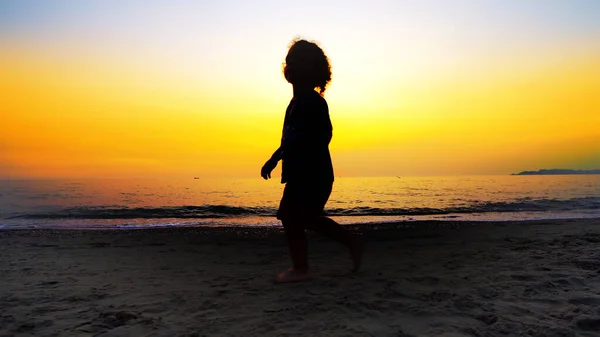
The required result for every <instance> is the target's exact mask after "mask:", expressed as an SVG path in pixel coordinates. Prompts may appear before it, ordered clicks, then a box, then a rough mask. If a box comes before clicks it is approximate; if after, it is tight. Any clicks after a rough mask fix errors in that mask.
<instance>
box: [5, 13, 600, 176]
mask: <svg viewBox="0 0 600 337" xmlns="http://www.w3.org/2000/svg"><path fill="white" fill-rule="evenodd" d="M258 3H260V2H258ZM511 3H512V2H511ZM386 4H387V6H396V5H397V4H395V3H394V2H381V6H380V7H377V6H374V7H377V8H379V11H376V10H370V11H369V12H364V11H362V10H361V8H362V7H361V6H362V5H358V4H357V5H353V6H355V7H356V8H355V9H354V11H352V10H351V9H348V8H346V9H345V12H343V14H344V15H343V16H342V18H341V19H340V22H338V23H337V25H334V23H331V22H329V23H321V25H318V24H310V23H303V22H292V23H289V22H287V21H286V22H283V21H282V19H281V18H280V17H279V16H278V13H279V12H277V11H275V10H274V11H275V12H276V13H269V12H268V13H266V14H265V16H264V20H265V22H268V23H270V24H271V26H273V27H278V26H277V25H278V24H281V29H280V30H278V31H277V32H272V31H273V30H272V29H270V28H271V26H269V25H267V24H264V25H262V26H261V25H258V27H255V26H254V25H253V26H245V27H242V26H241V23H239V22H240V20H234V22H236V23H232V21H231V20H233V19H232V18H236V19H239V18H240V17H239V16H236V15H240V13H241V12H242V11H241V10H240V13H229V14H231V15H227V14H228V12H227V10H225V9H221V8H217V7H216V6H217V5H216V4H215V5H213V7H214V8H211V10H212V11H213V14H214V13H222V16H219V15H216V14H214V15H213V16H211V20H214V22H211V23H212V26H211V27H215V28H214V30H206V29H205V28H206V27H197V26H194V25H199V24H200V23H197V22H198V21H196V19H197V20H199V21H200V22H202V20H201V19H202V13H204V12H205V11H203V8H198V7H191V8H176V9H173V8H171V7H170V8H168V10H167V9H164V8H163V9H161V8H148V6H143V5H142V3H139V4H138V5H137V7H136V6H132V8H125V9H123V10H124V11H126V10H131V11H132V12H131V13H136V14H135V15H137V16H136V17H127V16H126V15H125V18H120V17H116V16H115V17H111V16H110V15H109V16H108V18H101V17H100V16H101V15H100V14H97V13H98V12H97V10H98V8H95V7H94V8H87V7H85V5H77V2H73V3H71V4H70V5H69V6H70V7H67V8H69V9H72V10H70V11H64V12H57V13H55V12H52V13H43V15H42V14H39V15H40V16H41V17H34V14H32V12H28V11H24V12H22V13H21V12H19V13H21V15H22V16H23V17H21V18H20V19H19V16H18V15H17V17H18V18H17V19H14V22H13V23H8V24H4V25H0V50H2V52H1V53H0V74H2V76H1V77H0V102H2V104H1V105H0V115H1V116H2V117H1V119H2V120H1V123H0V178H66V177H78V178H79V177H171V176H172V177H189V176H199V175H206V176H253V175H258V171H259V169H260V166H261V165H262V164H263V162H264V160H266V159H267V158H268V157H269V155H270V154H271V153H272V151H273V150H275V148H276V147H277V146H278V142H279V136H280V131H281V123H282V121H283V114H284V111H285V107H286V106H287V103H288V101H289V99H290V95H291V87H290V85H289V84H287V83H286V82H285V80H284V79H283V76H282V75H281V62H282V61H283V58H284V57H285V53H286V47H287V44H288V43H289V41H290V40H291V39H292V38H293V37H294V36H297V35H302V36H305V37H307V38H310V39H315V40H317V41H318V42H320V43H321V45H322V47H323V48H324V49H325V51H326V52H327V53H328V54H329V56H330V58H331V61H332V65H333V72H334V74H333V75H334V79H333V82H332V84H331V86H330V88H329V89H328V90H327V93H326V98H327V100H328V102H329V106H330V113H331V118H332V121H333V124H334V139H333V142H332V144H331V150H332V156H333V159H334V165H335V169H336V172H337V175H341V176H373V175H403V176H405V175H455V174H507V173H511V172H516V171H522V170H531V169H539V168H555V167H561V168H579V169H586V168H588V169H589V168H600V131H598V130H600V89H599V88H600V45H598V44H597V43H596V44H594V43H590V42H591V41H594V39H596V38H598V37H599V36H600V35H599V34H598V32H599V31H600V29H597V28H598V26H599V25H600V24H599V23H598V22H600V21H598V22H595V23H594V25H593V26H592V28H594V29H592V30H589V29H588V28H587V27H589V26H590V25H591V23H590V24H589V25H588V26H585V27H586V30H584V29H583V28H581V27H579V26H578V21H577V20H575V19H576V18H577V17H576V14H577V13H578V12H577V11H575V10H573V11H574V13H570V14H569V13H564V14H563V12H560V11H559V9H556V11H557V12H551V13H550V12H548V13H544V12H543V11H542V12H541V13H540V11H533V10H532V9H531V8H520V7H518V6H520V5H518V3H517V2H515V3H514V4H513V5H511V6H516V7H514V8H506V9H504V10H505V11H506V14H505V16H502V15H503V14H502V13H503V12H502V11H499V14H498V16H499V17H498V18H497V20H496V21H497V22H495V23H493V22H492V23H490V24H489V26H487V25H482V22H478V21H477V20H475V19H473V18H479V16H478V15H481V13H480V12H478V11H482V10H485V9H486V8H485V7H482V8H478V7H477V8H471V7H469V5H468V4H467V3H466V2H465V4H464V5H463V7H464V8H463V11H461V10H460V9H456V10H455V12H453V13H449V14H448V15H445V16H441V15H438V16H436V14H435V12H433V13H432V11H431V8H421V7H419V6H420V5H416V3H415V4H414V5H413V7H410V6H408V7H406V8H403V9H402V10H400V9H397V10H398V15H404V18H405V20H396V19H395V18H390V17H387V16H386V15H388V16H389V12H390V11H392V10H393V9H392V7H389V8H388V7H385V6H384V5H386ZM439 4H443V2H439ZM542 4H543V3H541V2H540V6H541V7H540V8H539V9H540V10H542V9H543V8H545V7H543V5H542ZM205 5H206V4H205ZM94 6H100V7H101V6H102V5H101V4H95V5H94ZM181 6H183V5H181ZM190 6H191V5H190ZM195 6H200V7H201V5H195ZM206 6H209V5H206ZM256 6H260V5H256ZM440 6H441V5H440ZM573 6H576V2H574V3H573ZM16 7H18V6H16ZM350 7H352V6H350ZM550 7H551V6H550ZM269 8H270V7H269ZM11 10H14V11H17V10H18V8H17V9H11ZM278 10H279V11H285V10H284V8H283V9H278ZM330 10H331V11H333V10H335V7H332V8H331V9H330ZM411 10H412V12H411ZM510 10H513V11H514V10H521V13H522V16H523V17H524V18H528V19H535V20H537V21H535V22H534V23H535V24H532V23H531V22H530V21H527V20H522V21H519V22H517V23H514V24H521V25H522V26H521V27H520V29H514V31H504V30H500V29H499V27H501V25H510V24H511V22H510V20H512V18H514V17H515V16H514V15H513V14H514V12H511V11H510ZM582 10H583V9H582ZM529 11H531V13H536V14H531V13H530V12H529ZM116 12H118V11H116ZM116 12H115V13H116ZM140 12H141V14H140ZM189 12H191V13H196V14H197V15H198V16H199V17H198V18H196V17H194V16H193V15H190V14H189ZM23 13H25V14H23ZM111 13H112V12H111ZM17 14H18V13H17ZM109 14H110V13H109ZM271 14H272V15H273V16H270V15H271ZM509 14H510V15H509ZM550 14H552V15H550ZM568 14H569V15H572V16H573V17H568V18H567V17H565V18H563V17H561V15H565V16H566V15H568ZM580 14H581V15H584V13H583V11H582V12H581V13H580ZM113 15H117V14H113ZM205 15H208V14H205ZM411 15H412V16H416V17H417V18H412V19H411ZM528 15H529V16H528ZM30 16H31V17H30ZM64 16H69V18H70V20H65V19H64ZM516 17H517V19H518V18H519V16H518V15H517V16H516ZM74 18H75V19H74ZM418 18H421V19H423V20H418ZM465 18H471V19H473V20H471V21H472V22H471V21H468V20H467V21H466V23H465ZM34 19H35V22H36V24H34V25H33V26H32V25H25V24H24V23H22V22H21V21H23V22H25V23H27V22H28V20H30V21H31V20H34ZM76 19H77V20H76ZM111 19H112V21H111ZM120 19H122V21H119V20H120ZM353 19H354V20H353ZM362 19H364V20H365V21H367V22H371V23H376V24H377V25H379V26H376V27H372V26H369V27H370V28H360V27H357V26H356V25H355V24H353V22H358V21H360V20H362ZM409 19H410V20H409ZM584 19H585V18H584ZM587 19H590V18H587ZM19 20H21V21H19ZM207 20H208V18H207ZM219 20H221V21H222V22H221V21H219ZM290 20H292V21H293V20H295V19H290ZM315 20H316V19H315ZM357 20H358V21H357ZM478 20H479V19H478ZM590 20H591V19H590ZM492 21H493V20H492ZM592 21H593V20H591V21H590V22H592ZM58 22H61V23H60V24H59V23H58ZM65 22H66V23H65ZM132 22H133V23H132ZM157 22H160V23H162V25H159V24H157ZM261 22H262V21H261ZM397 22H400V23H397ZM42 23H44V24H45V25H46V26H44V24H42ZM317 23H319V22H317ZM10 24H12V25H13V26H10ZM202 24H204V25H206V23H202ZM220 24H221V25H220ZM236 24H237V25H238V26H236ZM115 25H116V26H117V28H118V29H117V28H115V27H113V26H115ZM340 25H342V26H341V27H340ZM528 25H529V26H528ZM23 27H26V29H25V28H23ZM167 27H168V28H167ZM219 27H224V28H219ZM248 27H252V28H248ZM448 27H452V28H453V30H452V31H451V33H448ZM104 28H105V29H104ZM143 28H147V29H148V30H144V29H143ZM378 29H379V30H378ZM384 29H385V30H384ZM476 29H478V30H476ZM267 31H268V32H270V33H267ZM384 31H385V32H387V33H385V34H391V35H390V36H387V35H385V34H384V33H380V32H384ZM475 33H476V34H475ZM473 34H475V35H473ZM477 34H480V35H477ZM391 38H393V40H391ZM490 40H491V41H490ZM595 41H598V40H595Z"/></svg>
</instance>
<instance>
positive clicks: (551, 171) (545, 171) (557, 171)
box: [512, 169, 600, 176]
mask: <svg viewBox="0 0 600 337" xmlns="http://www.w3.org/2000/svg"><path fill="white" fill-rule="evenodd" d="M556 174H600V170H569V169H542V170H537V171H523V172H519V173H513V174H512V175H513V176H537V175H556Z"/></svg>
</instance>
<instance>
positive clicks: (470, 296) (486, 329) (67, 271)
mask: <svg viewBox="0 0 600 337" xmlns="http://www.w3.org/2000/svg"><path fill="white" fill-rule="evenodd" d="M369 228H370V227H369ZM369 228H363V229H365V236H366V239H367V245H368V246H367V253H366V255H365V261H364V262H365V265H364V269H363V270H362V271H360V272H359V273H357V274H349V273H348V270H349V269H350V261H349V259H348V256H347V252H346V251H345V250H343V249H342V248H341V247H339V246H337V245H336V244H334V243H332V242H329V241H327V240H325V239H321V238H318V237H313V238H312V239H311V241H310V244H311V247H310V250H311V263H312V267H313V271H314V274H315V275H316V280H314V281H312V282H308V283H298V284H287V285H274V284H273V283H272V280H273V277H274V276H275V274H276V273H277V272H279V271H281V270H283V269H284V268H286V267H288V266H289V261H288V256H287V250H286V248H285V246H284V238H283V234H282V233H281V231H280V229H279V228H275V229H263V230H236V229H229V230H220V229H184V228H183V229H182V228H180V229H172V230H164V229H163V230H130V231H93V230H88V231H67V230H60V231H50V230H5V231H0V247H1V249H2V253H1V255H0V287H1V288H0V336H30V335H35V336H502V335H506V336H600V220H566V221H536V222H505V223H467V222H464V223H451V222H443V223H436V222H418V223H408V224H406V223H405V224H403V225H394V226H389V227H388V228H390V229H389V230H381V229H380V230H373V229H369Z"/></svg>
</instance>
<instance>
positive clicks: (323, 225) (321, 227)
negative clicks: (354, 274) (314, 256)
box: [306, 216, 364, 271]
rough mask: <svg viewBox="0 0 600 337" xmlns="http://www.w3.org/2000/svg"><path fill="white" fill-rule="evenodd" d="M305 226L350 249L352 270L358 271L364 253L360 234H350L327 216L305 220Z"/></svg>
mask: <svg viewBox="0 0 600 337" xmlns="http://www.w3.org/2000/svg"><path fill="white" fill-rule="evenodd" d="M306 228H308V229H312V230H314V231H315V232H317V233H319V234H321V235H324V236H326V237H328V238H330V239H332V240H335V241H337V242H339V243H341V244H342V245H344V246H346V247H347V248H348V249H349V250H350V257H351V258H352V262H353V263H354V268H353V269H352V270H353V271H358V269H360V266H361V263H362V256H363V253H364V242H363V238H362V235H360V234H352V233H350V232H349V231H347V230H346V229H344V228H343V227H342V226H340V224H338V223H337V222H335V220H333V219H330V218H328V217H324V216H322V217H318V218H316V219H314V220H313V221H310V222H307V225H306Z"/></svg>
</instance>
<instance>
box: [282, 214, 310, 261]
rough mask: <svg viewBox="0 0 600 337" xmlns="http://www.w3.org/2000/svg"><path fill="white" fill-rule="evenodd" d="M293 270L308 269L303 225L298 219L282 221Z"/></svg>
mask: <svg viewBox="0 0 600 337" xmlns="http://www.w3.org/2000/svg"><path fill="white" fill-rule="evenodd" d="M282 223H283V228H284V229H285V236H286V239H287V243H288V247H289V249H290V256H291V258H292V263H293V264H294V270H297V271H304V272H306V271H308V242H307V239H306V232H305V230H304V225H303V224H302V223H301V222H299V221H294V220H284V221H282Z"/></svg>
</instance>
